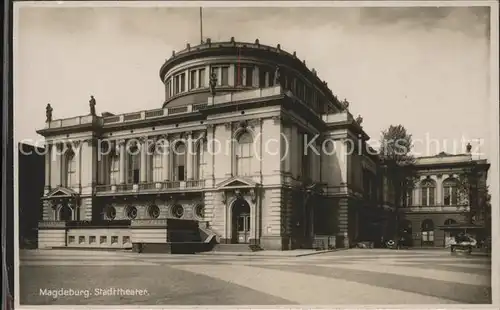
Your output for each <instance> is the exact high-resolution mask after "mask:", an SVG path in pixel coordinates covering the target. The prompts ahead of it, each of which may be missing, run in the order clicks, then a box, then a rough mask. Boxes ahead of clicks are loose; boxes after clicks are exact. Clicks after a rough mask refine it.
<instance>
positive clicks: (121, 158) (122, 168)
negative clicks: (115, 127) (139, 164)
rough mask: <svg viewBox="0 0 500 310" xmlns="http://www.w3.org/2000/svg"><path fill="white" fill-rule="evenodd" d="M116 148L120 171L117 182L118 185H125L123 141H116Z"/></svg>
mask: <svg viewBox="0 0 500 310" xmlns="http://www.w3.org/2000/svg"><path fill="white" fill-rule="evenodd" d="M117 142H118V148H119V151H118V152H119V156H120V169H119V180H120V184H125V174H126V173H125V169H126V166H125V158H126V157H125V156H126V155H127V154H126V151H125V140H118V141H117Z"/></svg>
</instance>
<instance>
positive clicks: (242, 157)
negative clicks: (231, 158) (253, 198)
mask: <svg viewBox="0 0 500 310" xmlns="http://www.w3.org/2000/svg"><path fill="white" fill-rule="evenodd" d="M235 153H236V154H235V157H236V175H240V176H249V175H252V174H253V171H252V158H253V156H254V154H253V153H254V148H253V137H252V135H251V134H250V133H249V132H248V131H245V132H243V133H242V134H241V135H240V136H239V137H238V139H237V144H236V149H235Z"/></svg>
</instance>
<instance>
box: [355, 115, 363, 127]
mask: <svg viewBox="0 0 500 310" xmlns="http://www.w3.org/2000/svg"><path fill="white" fill-rule="evenodd" d="M356 123H358V125H361V123H363V117H361V115H358V117H356Z"/></svg>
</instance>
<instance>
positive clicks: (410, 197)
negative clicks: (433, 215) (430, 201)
mask: <svg viewBox="0 0 500 310" xmlns="http://www.w3.org/2000/svg"><path fill="white" fill-rule="evenodd" d="M412 205H413V189H411V188H410V189H408V191H407V193H406V206H408V207H409V206H412Z"/></svg>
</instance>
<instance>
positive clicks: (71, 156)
mask: <svg viewBox="0 0 500 310" xmlns="http://www.w3.org/2000/svg"><path fill="white" fill-rule="evenodd" d="M65 166H66V167H65V170H66V184H65V186H66V187H72V186H75V185H76V184H77V180H76V156H75V152H73V150H71V149H69V150H68V151H66V156H65Z"/></svg>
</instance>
